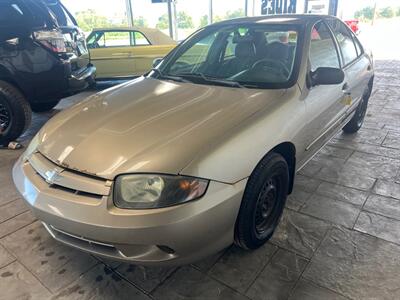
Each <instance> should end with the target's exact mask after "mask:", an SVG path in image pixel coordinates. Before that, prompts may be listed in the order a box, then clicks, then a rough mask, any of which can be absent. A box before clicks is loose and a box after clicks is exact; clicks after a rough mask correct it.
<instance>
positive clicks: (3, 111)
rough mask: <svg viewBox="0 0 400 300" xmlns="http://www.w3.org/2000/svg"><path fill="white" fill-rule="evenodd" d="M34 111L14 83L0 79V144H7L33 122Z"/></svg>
mask: <svg viewBox="0 0 400 300" xmlns="http://www.w3.org/2000/svg"><path fill="white" fill-rule="evenodd" d="M31 118H32V112H31V108H30V105H29V103H28V102H27V101H26V99H25V97H24V95H22V93H21V92H20V91H19V90H18V89H17V88H16V87H14V86H13V85H11V84H9V83H8V82H5V81H2V80H0V145H4V146H7V145H8V143H9V142H11V141H14V140H15V139H17V138H18V137H19V136H20V135H21V134H23V133H24V132H25V130H26V129H27V128H28V127H29V125H30V124H31Z"/></svg>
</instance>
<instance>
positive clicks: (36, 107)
mask: <svg viewBox="0 0 400 300" xmlns="http://www.w3.org/2000/svg"><path fill="white" fill-rule="evenodd" d="M58 102H60V100H57V101H52V102H44V103H31V109H32V111H34V112H36V113H40V112H45V111H49V110H52V109H53V108H54V107H56V105H57V104H58Z"/></svg>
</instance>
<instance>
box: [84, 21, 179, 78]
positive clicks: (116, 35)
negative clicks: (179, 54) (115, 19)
mask: <svg viewBox="0 0 400 300" xmlns="http://www.w3.org/2000/svg"><path fill="white" fill-rule="evenodd" d="M87 45H88V48H89V52H90V58H91V62H92V64H93V65H95V66H96V69H97V75H96V78H97V79H108V78H116V77H136V76H140V75H143V74H145V73H146V72H147V71H149V70H150V69H151V67H152V65H153V60H154V59H155V58H160V57H164V56H165V55H167V54H168V53H169V52H170V51H171V50H172V49H173V48H175V46H176V42H175V41H174V40H173V39H172V38H170V37H169V36H167V35H166V34H164V33H163V32H161V31H160V30H158V29H152V28H138V27H129V28H102V29H94V30H93V31H92V32H91V33H90V35H89V36H88V38H87Z"/></svg>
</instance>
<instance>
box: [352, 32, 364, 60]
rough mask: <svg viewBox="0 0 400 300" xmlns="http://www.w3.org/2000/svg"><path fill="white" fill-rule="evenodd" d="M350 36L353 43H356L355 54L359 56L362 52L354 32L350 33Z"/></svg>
mask: <svg viewBox="0 0 400 300" xmlns="http://www.w3.org/2000/svg"><path fill="white" fill-rule="evenodd" d="M351 36H352V37H353V41H354V44H355V45H356V50H357V55H358V56H360V55H361V54H362V53H363V48H362V46H361V44H360V42H359V40H358V39H357V37H356V36H355V35H354V33H351Z"/></svg>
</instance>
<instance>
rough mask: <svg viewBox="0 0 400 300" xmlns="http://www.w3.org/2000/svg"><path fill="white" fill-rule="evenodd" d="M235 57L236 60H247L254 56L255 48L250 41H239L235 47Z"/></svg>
mask: <svg viewBox="0 0 400 300" xmlns="http://www.w3.org/2000/svg"><path fill="white" fill-rule="evenodd" d="M235 56H236V57H237V58H248V57H254V56H256V46H255V45H254V43H253V42H252V41H241V42H240V43H238V44H237V45H236V48H235Z"/></svg>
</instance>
